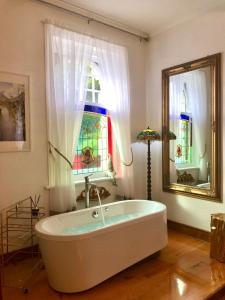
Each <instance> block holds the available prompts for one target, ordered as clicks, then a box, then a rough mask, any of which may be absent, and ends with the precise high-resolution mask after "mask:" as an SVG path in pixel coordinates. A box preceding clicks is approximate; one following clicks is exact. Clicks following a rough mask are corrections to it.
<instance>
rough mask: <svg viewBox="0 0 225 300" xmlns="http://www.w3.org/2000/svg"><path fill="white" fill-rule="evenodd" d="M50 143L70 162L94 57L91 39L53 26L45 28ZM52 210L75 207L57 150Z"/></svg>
mask: <svg viewBox="0 0 225 300" xmlns="http://www.w3.org/2000/svg"><path fill="white" fill-rule="evenodd" d="M45 34H46V85H47V87H46V89H47V113H48V118H47V119H48V139H49V141H50V143H51V144H53V145H54V147H56V148H57V149H58V150H59V151H60V152H61V153H62V154H63V155H65V156H66V157H67V158H68V159H69V161H70V162H72V160H73V154H74V148H75V144H76V142H77V140H78V137H79V132H80V126H81V121H82V116H83V109H84V99H85V93H86V89H85V88H86V84H87V71H88V69H87V67H88V65H89V64H90V61H91V57H92V47H90V45H91V42H92V39H91V38H90V37H88V36H85V35H81V34H78V33H75V32H71V31H68V30H65V29H62V28H59V27H56V26H54V25H51V24H46V25H45ZM49 187H50V210H52V211H59V212H64V211H67V210H71V209H72V207H73V206H74V205H75V186H74V184H73V180H72V171H71V167H70V166H69V164H68V163H67V162H66V161H65V160H64V159H63V158H62V157H61V156H60V155H59V154H58V153H56V152H54V150H53V149H52V152H51V153H50V154H49Z"/></svg>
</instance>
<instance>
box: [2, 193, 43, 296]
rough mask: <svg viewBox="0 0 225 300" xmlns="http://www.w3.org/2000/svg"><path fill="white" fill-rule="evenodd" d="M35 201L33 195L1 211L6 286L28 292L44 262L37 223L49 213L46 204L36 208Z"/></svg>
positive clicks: (4, 281)
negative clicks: (38, 241)
mask: <svg viewBox="0 0 225 300" xmlns="http://www.w3.org/2000/svg"><path fill="white" fill-rule="evenodd" d="M32 203H33V201H32V197H31V196H30V197H27V198H25V199H23V200H21V201H18V202H16V203H14V204H13V205H11V206H8V207H7V208H4V209H3V210H1V211H0V226H1V229H0V251H1V260H0V267H1V281H2V286H5V287H16V288H21V289H22V290H23V291H24V292H27V291H28V286H29V282H30V280H31V279H32V277H33V275H34V274H35V273H36V271H37V270H38V269H40V267H41V266H42V262H41V256H40V252H39V249H38V244H37V239H36V236H35V229H34V226H35V224H36V223H37V222H38V221H39V220H40V219H41V218H43V217H45V216H46V215H47V214H46V211H45V209H44V208H43V207H38V208H35V207H33V204H32Z"/></svg>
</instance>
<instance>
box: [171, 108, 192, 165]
mask: <svg viewBox="0 0 225 300" xmlns="http://www.w3.org/2000/svg"><path fill="white" fill-rule="evenodd" d="M175 162H176V163H177V164H190V163H192V118H191V116H190V115H188V114H187V113H181V114H180V120H179V134H178V136H177V139H176V156H175Z"/></svg>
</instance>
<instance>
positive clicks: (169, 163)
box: [162, 54, 222, 202]
mask: <svg viewBox="0 0 225 300" xmlns="http://www.w3.org/2000/svg"><path fill="white" fill-rule="evenodd" d="M220 62H221V55H220V54H215V55H211V56H207V57H204V58H201V59H198V60H195V61H192V62H188V63H185V64H182V65H179V66H175V67H171V68H168V69H165V70H163V71H162V83H163V87H162V88H163V93H162V94H163V129H162V132H163V163H162V173H163V190H164V191H168V192H173V193H182V194H186V195H188V196H192V197H193V196H194V197H196V196H197V197H200V198H207V199H209V200H212V201H218V202H221V198H220V197H221V174H220V172H221V167H222V163H221V156H220V127H221V123H220V88H221V84H220V81H221V76H220Z"/></svg>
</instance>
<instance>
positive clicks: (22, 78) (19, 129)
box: [0, 71, 30, 152]
mask: <svg viewBox="0 0 225 300" xmlns="http://www.w3.org/2000/svg"><path fill="white" fill-rule="evenodd" d="M13 151H30V108H29V76H27V75H20V74H14V73H8V72H1V71H0V152H13Z"/></svg>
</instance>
